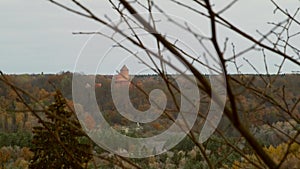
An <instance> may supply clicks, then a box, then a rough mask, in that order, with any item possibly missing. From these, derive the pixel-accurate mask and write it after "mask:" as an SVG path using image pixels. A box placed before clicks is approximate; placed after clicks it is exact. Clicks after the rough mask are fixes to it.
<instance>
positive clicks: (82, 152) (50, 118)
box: [29, 92, 92, 169]
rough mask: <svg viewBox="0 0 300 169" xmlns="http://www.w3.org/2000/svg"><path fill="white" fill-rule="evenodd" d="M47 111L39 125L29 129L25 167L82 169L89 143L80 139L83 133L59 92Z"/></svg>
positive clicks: (88, 152)
mask: <svg viewBox="0 0 300 169" xmlns="http://www.w3.org/2000/svg"><path fill="white" fill-rule="evenodd" d="M48 111H49V112H50V113H47V116H46V120H44V121H43V123H42V121H40V122H41V123H42V126H38V127H34V129H33V133H34V137H33V144H34V145H35V146H34V148H33V149H32V151H33V152H34V157H33V160H32V161H31V163H30V166H29V168H33V169H35V168H36V169H37V168H39V169H40V168H74V169H81V168H83V167H84V166H85V165H87V163H88V162H89V161H90V159H91V158H92V155H91V144H89V143H86V141H84V139H82V137H84V136H85V134H84V133H83V131H82V130H80V129H78V128H79V127H80V125H79V122H78V120H77V119H76V118H75V116H74V113H73V111H71V110H70V109H68V108H67V105H66V101H65V99H64V98H63V96H62V95H61V94H60V93H59V92H57V93H56V95H55V103H53V104H52V105H50V106H49V108H48ZM74 126H76V127H77V128H75V127H74Z"/></svg>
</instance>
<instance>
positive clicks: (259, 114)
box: [0, 72, 300, 168]
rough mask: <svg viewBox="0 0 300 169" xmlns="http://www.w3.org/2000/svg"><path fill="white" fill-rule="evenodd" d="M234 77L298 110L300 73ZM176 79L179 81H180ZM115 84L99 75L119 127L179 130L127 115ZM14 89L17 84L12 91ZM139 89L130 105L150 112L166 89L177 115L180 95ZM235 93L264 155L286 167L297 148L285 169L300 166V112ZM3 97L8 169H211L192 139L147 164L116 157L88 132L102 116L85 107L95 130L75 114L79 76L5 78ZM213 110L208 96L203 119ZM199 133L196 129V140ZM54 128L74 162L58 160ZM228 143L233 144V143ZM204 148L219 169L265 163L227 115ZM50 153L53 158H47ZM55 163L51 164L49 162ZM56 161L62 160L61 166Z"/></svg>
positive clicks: (0, 135)
mask: <svg viewBox="0 0 300 169" xmlns="http://www.w3.org/2000/svg"><path fill="white" fill-rule="evenodd" d="M85 76H89V75H85ZM230 76H231V77H232V78H233V79H239V80H243V81H248V82H251V83H252V85H253V86H255V87H256V88H257V89H264V90H263V91H264V92H266V93H268V92H271V93H268V94H269V95H271V96H272V98H274V100H278V99H279V100H280V99H282V100H283V101H282V102H281V103H279V104H281V105H282V106H285V105H293V103H296V102H297V101H298V100H299V95H300V93H299V92H300V91H299V85H300V75H298V74H282V75H230ZM168 78H169V79H172V76H169V77H168ZM275 80H276V81H275ZM273 81H274V83H272V84H271V85H270V84H266V83H271V82H273ZM7 82H9V83H7ZM111 83H112V75H97V76H96V78H95V84H96V86H95V94H96V100H97V103H98V105H99V109H100V111H101V112H102V113H103V115H104V116H105V118H106V119H107V121H109V122H110V124H111V126H113V127H114V129H116V130H117V131H119V132H120V133H122V134H125V135H128V136H130V137H149V136H153V135H156V134H159V133H161V132H163V131H164V130H166V129H167V128H168V127H169V126H170V125H171V124H172V121H171V120H170V118H169V116H164V115H162V116H160V117H159V118H158V119H156V120H155V121H153V122H151V123H147V124H137V123H134V122H130V121H129V120H128V119H126V118H124V117H122V116H121V115H120V114H119V113H118V112H117V110H116V108H115V107H114V102H113V100H112V96H111V92H110V91H111ZM9 84H14V85H13V87H12V86H10V85H9ZM99 84H101V85H99ZM132 84H133V85H132V86H131V87H130V89H129V95H130V101H131V102H132V104H133V106H134V107H135V108H136V109H138V110H141V111H145V110H147V109H148V108H149V106H150V103H149V93H150V92H151V91H152V90H153V89H161V90H163V91H164V92H165V93H166V95H167V99H168V102H167V105H166V109H167V110H172V109H176V106H175V104H174V102H173V101H172V95H171V94H170V91H168V89H167V87H166V86H167V85H165V84H164V81H163V79H162V78H161V77H160V76H157V75H137V76H135V77H134V78H133V79H132ZM136 84H138V85H136ZM175 85H176V84H175ZM266 86H267V87H266ZM16 88H20V89H22V91H24V92H17V91H18V90H16ZM168 92H169V93H168ZM233 92H234V93H235V95H236V96H237V100H238V102H237V103H238V105H237V107H238V112H239V116H240V118H241V119H243V121H244V123H245V125H246V126H248V127H249V129H250V130H251V133H253V135H254V136H255V137H256V138H257V139H258V141H259V142H260V144H261V145H262V146H263V147H264V149H265V150H266V151H267V152H268V153H270V154H271V155H272V156H274V157H276V158H277V160H278V161H280V158H282V157H281V154H282V156H284V153H283V152H284V151H285V149H287V148H289V149H291V152H293V153H292V154H288V155H287V157H286V158H287V160H286V162H285V163H284V165H286V166H287V167H289V166H291V165H295V166H299V162H300V161H299V153H300V152H299V150H300V147H299V144H298V143H299V141H300V137H297V136H298V135H299V134H298V133H299V129H300V123H299V121H297V119H298V120H299V118H300V117H299V115H300V107H299V106H296V107H294V108H293V109H294V110H293V111H292V112H293V114H288V115H287V114H286V113H285V112H283V111H282V110H280V109H278V108H276V107H275V106H273V105H272V104H273V103H272V100H271V101H269V102H268V101H264V100H262V99H260V98H259V97H257V95H255V94H253V92H249V89H247V88H246V87H243V86H240V85H236V87H234V91H233ZM0 96H1V97H0V100H1V101H0V140H1V141H0V147H1V149H0V164H1V168H28V167H30V168H39V167H41V166H42V165H43V166H44V167H49V166H53V167H55V166H60V165H62V164H63V163H65V162H66V161H68V162H70V163H66V164H64V165H66V166H68V167H67V168H94V167H95V166H97V167H98V168H111V167H117V166H118V167H120V168H123V167H124V166H123V165H125V166H126V165H127V167H128V168H132V167H134V166H132V165H138V166H135V167H142V168H144V167H148V168H156V167H157V166H159V167H160V168H172V167H173V168H202V167H204V168H205V166H206V164H205V162H204V161H203V156H201V151H200V150H199V149H198V148H197V146H196V145H195V143H194V142H193V140H191V139H190V138H189V137H186V138H185V139H183V140H182V141H181V142H180V144H178V145H177V146H176V147H174V148H173V149H171V150H170V151H168V152H167V153H163V154H161V155H158V156H154V157H150V158H146V159H133V161H134V162H132V161H126V160H125V161H124V159H123V158H121V157H118V156H114V155H109V154H110V153H109V152H107V151H106V150H103V149H102V148H100V147H99V146H97V145H96V144H95V143H93V141H92V140H90V139H89V137H88V136H87V135H86V134H85V133H84V132H83V130H82V128H83V127H84V128H87V129H88V130H93V129H95V128H97V125H101V124H98V121H97V119H95V116H94V115H93V114H92V113H89V110H88V108H85V107H82V109H83V112H84V118H83V119H84V120H85V121H86V123H85V124H88V125H87V126H81V125H80V124H79V122H78V119H77V117H76V115H75V114H74V103H73V102H72V73H70V72H61V73H59V74H32V75H29V74H23V75H3V76H2V80H1V82H0ZM283 96H284V98H283ZM158 99H159V98H158ZM177 99H180V98H177ZM208 105H209V104H208V100H207V95H205V93H202V94H201V105H200V113H202V114H205V112H206V111H207V110H208ZM166 113H167V112H166ZM169 115H171V116H172V117H176V116H177V115H178V114H176V111H170V112H169ZM58 117H59V118H58ZM64 120H67V121H68V122H69V123H66V122H64ZM197 121H198V123H196V124H199V125H201V118H199V119H197ZM74 126H76V127H74ZM199 127H200V126H197V125H195V126H193V131H194V132H195V133H196V134H197V131H198V129H199ZM48 130H51V131H54V133H56V132H58V133H60V131H57V130H61V131H64V132H65V134H61V135H59V138H60V141H59V142H60V143H61V144H62V145H65V146H67V147H68V146H70V145H71V146H73V147H71V148H68V150H69V151H70V152H69V153H71V154H75V155H74V157H73V156H68V155H62V156H60V153H58V154H56V153H57V151H58V152H61V153H66V152H65V150H64V148H63V146H58V143H57V140H55V139H53V137H52V136H51V134H49V133H48V132H49V131H48ZM47 133H48V134H47ZM292 137H295V138H294V140H295V141H294V143H292V144H289V142H288V141H289V139H290V138H292ZM224 138H226V139H225V141H224V140H223V139H224ZM112 141H113V139H112ZM225 143H226V144H225ZM166 144H167V143H166ZM231 144H237V145H238V146H239V147H240V151H242V153H240V152H236V151H233V150H234V149H233V147H231V146H230V145H231ZM74 146H75V147H74ZM116 146H117V145H116ZM203 146H204V147H205V151H206V152H207V153H208V154H209V159H211V160H212V161H214V162H215V163H216V166H218V168H244V167H245V166H250V165H249V164H248V163H247V162H246V161H245V160H243V158H249V159H252V160H253V161H257V163H258V164H255V163H254V164H255V165H259V164H260V162H259V159H257V157H256V156H255V155H254V154H253V152H252V151H251V148H250V147H249V145H248V144H247V142H245V140H244V139H243V137H242V136H241V135H240V134H239V132H238V131H237V130H236V129H235V128H234V127H233V126H232V124H231V123H230V122H229V121H228V119H227V118H226V116H224V117H223V118H222V121H221V123H220V124H219V126H218V129H217V131H216V132H215V133H214V134H213V136H212V137H211V138H210V139H209V140H208V141H207V142H205V143H203ZM54 147H55V148H54ZM55 152H56V153H55ZM47 153H48V155H49V157H48V156H47V157H46V156H45V154H47ZM245 154H247V155H245ZM279 154H280V155H279ZM39 158H40V159H39ZM48 158H49V160H50V162H47V160H46V159H48ZM72 158H78V159H77V162H78V163H79V164H80V165H79V164H78V163H75V161H76V160H74V159H72ZM55 159H61V160H57V161H56V162H54V161H55ZM51 160H52V161H51ZM53 160H54V161H53ZM116 161H117V162H118V163H116ZM120 161H121V162H120ZM261 165H262V164H261ZM125 168H126V167H125Z"/></svg>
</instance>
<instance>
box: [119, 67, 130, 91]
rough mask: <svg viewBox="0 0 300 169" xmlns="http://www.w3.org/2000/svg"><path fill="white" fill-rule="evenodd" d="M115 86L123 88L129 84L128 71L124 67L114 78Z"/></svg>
mask: <svg viewBox="0 0 300 169" xmlns="http://www.w3.org/2000/svg"><path fill="white" fill-rule="evenodd" d="M115 84H116V85H117V86H124V85H128V84H130V76H129V70H128V68H127V67H126V65H124V66H123V67H122V68H121V70H120V73H119V74H118V75H116V76H115Z"/></svg>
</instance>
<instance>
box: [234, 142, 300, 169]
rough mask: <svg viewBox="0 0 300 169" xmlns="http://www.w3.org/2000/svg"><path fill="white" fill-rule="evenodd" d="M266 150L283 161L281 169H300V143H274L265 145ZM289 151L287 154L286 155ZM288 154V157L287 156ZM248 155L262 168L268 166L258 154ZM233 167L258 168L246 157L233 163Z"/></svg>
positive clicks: (277, 161) (274, 157)
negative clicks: (275, 145)
mask: <svg viewBox="0 0 300 169" xmlns="http://www.w3.org/2000/svg"><path fill="white" fill-rule="evenodd" d="M264 150H265V151H266V152H267V153H268V154H269V155H270V157H271V158H273V160H274V161H275V162H276V163H277V164H279V163H281V161H282V160H283V162H282V165H281V169H299V168H300V145H299V144H297V143H292V144H288V143H282V144H280V145H278V146H277V147H273V146H272V145H271V146H269V147H265V148H264ZM286 153H287V155H286ZM285 156H286V157H285ZM246 157H247V158H248V159H249V160H250V161H252V162H254V163H255V164H257V165H258V166H260V167H262V168H266V166H265V165H264V164H263V162H262V161H261V159H259V158H258V157H257V156H256V155H254V154H251V155H246ZM232 168H233V169H254V168H256V167H255V166H254V165H253V164H251V163H250V162H249V161H248V160H246V159H241V160H240V161H234V163H233V165H232Z"/></svg>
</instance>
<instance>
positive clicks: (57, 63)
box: [0, 0, 300, 74]
mask: <svg viewBox="0 0 300 169" xmlns="http://www.w3.org/2000/svg"><path fill="white" fill-rule="evenodd" d="M90 2H91V4H89V5H90V6H91V7H92V9H93V10H95V11H96V12H97V14H98V15H99V16H103V15H104V14H108V15H110V16H112V17H113V15H112V10H111V8H110V7H109V5H108V4H106V2H104V1H103V0H98V3H96V2H95V1H90ZM279 2H280V3H281V4H282V5H283V7H284V8H287V9H289V10H291V11H293V10H295V9H296V8H297V7H299V3H300V2H299V1H298V0H288V1H286V0H280V1H279ZM161 3H162V4H161V5H162V7H164V9H166V11H167V12H168V13H170V14H173V15H176V16H180V17H181V18H183V19H186V20H188V22H191V23H193V24H195V25H196V26H202V27H203V31H204V32H205V31H206V28H208V25H203V24H204V23H205V22H202V21H199V20H198V19H197V18H196V17H193V16H191V15H190V14H189V13H187V12H185V11H183V10H182V9H181V8H177V7H176V5H170V4H169V3H167V2H166V1H163V2H161ZM216 5H218V4H216ZM222 5H223V4H221V5H220V7H221V6H222ZM217 7H218V6H217ZM273 9H274V7H273V6H272V5H271V3H270V2H269V1H268V0H251V1H249V0H241V1H240V2H238V3H237V4H236V5H235V6H234V7H233V8H232V10H231V12H228V13H225V15H226V16H227V18H229V20H230V21H232V22H233V23H235V24H238V25H239V26H240V27H241V28H242V29H243V30H245V31H248V32H253V33H255V31H256V30H257V29H259V30H262V31H264V30H267V28H268V26H267V22H268V21H272V20H273V19H274V15H273V13H272V12H273V11H272V10H273ZM279 18H280V17H279ZM0 20H1V22H0V70H1V71H3V72H5V73H17V74H19V73H41V72H44V73H58V72H60V71H73V70H74V66H75V62H76V58H77V57H78V56H79V54H80V52H81V49H82V47H83V46H84V45H85V44H86V42H87V40H88V39H89V38H90V37H89V36H74V35H72V32H76V31H96V30H99V29H100V28H101V25H99V24H97V23H95V22H93V21H90V20H87V19H85V18H82V17H79V16H76V15H74V14H70V13H69V12H66V11H65V10H63V9H60V8H58V7H57V6H55V5H53V4H51V3H49V2H47V1H46V0H1V1H0ZM298 41H299V43H298V46H300V39H299V40H298ZM232 42H235V43H236V44H237V45H241V48H242V46H243V44H242V43H243V42H237V41H235V39H234V38H233V40H232ZM100 43H101V42H100ZM100 45H101V44H100ZM87 52H88V51H87ZM83 53H84V51H83ZM102 54H104V52H103V53H102ZM252 61H254V62H255V60H252ZM279 61H280V60H270V64H271V65H273V64H275V63H276V62H279ZM108 62H109V64H102V65H101V66H102V67H101V71H100V73H114V69H113V68H112V67H116V65H117V64H120V63H114V62H113V61H111V62H110V61H108ZM114 64H116V65H114ZM87 65H88V62H87ZM274 70H275V69H274ZM284 70H285V71H286V72H291V71H292V70H297V67H296V66H293V65H289V66H287V67H285V68H284ZM245 72H251V70H250V68H249V66H248V67H247V66H245Z"/></svg>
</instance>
